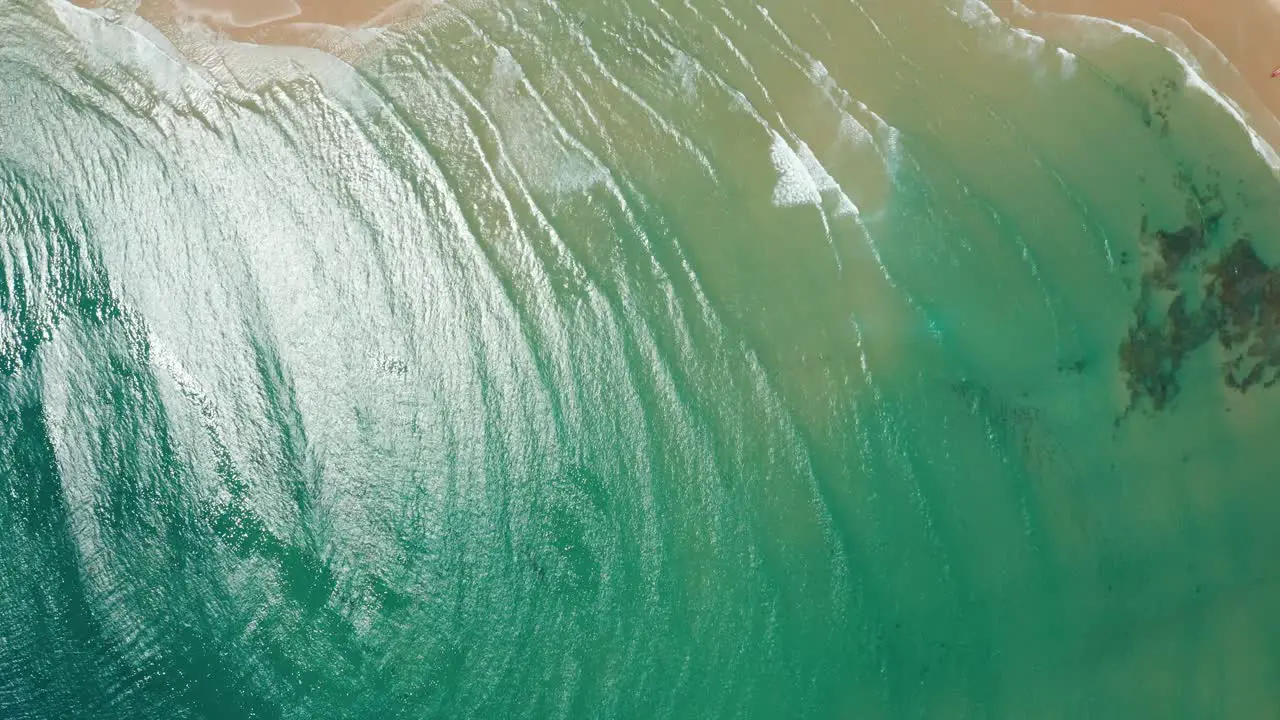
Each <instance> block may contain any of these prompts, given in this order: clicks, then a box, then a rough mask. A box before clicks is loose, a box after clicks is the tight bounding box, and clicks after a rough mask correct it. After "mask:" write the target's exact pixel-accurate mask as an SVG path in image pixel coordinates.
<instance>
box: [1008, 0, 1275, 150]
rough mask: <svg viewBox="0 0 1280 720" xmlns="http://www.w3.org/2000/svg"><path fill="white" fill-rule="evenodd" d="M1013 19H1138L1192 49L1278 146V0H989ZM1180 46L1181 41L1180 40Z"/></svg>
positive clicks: (1207, 73)
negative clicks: (1088, 17) (1082, 16)
mask: <svg viewBox="0 0 1280 720" xmlns="http://www.w3.org/2000/svg"><path fill="white" fill-rule="evenodd" d="M990 5H991V6H992V9H993V10H995V11H996V12H997V13H1000V14H1001V15H1003V16H1004V17H1006V18H1008V19H1010V20H1011V21H1012V22H1013V23H1014V24H1016V25H1020V26H1022V27H1025V28H1027V29H1028V30H1031V31H1033V32H1037V33H1040V34H1048V35H1052V34H1053V30H1054V27H1055V25H1059V24H1060V23H1061V22H1062V18H1061V17H1057V18H1055V17H1053V16H1054V15H1090V16H1093V17H1102V18H1107V19H1110V20H1115V21H1117V22H1121V23H1124V24H1126V25H1130V26H1133V27H1135V28H1137V29H1139V30H1141V31H1142V32H1144V33H1145V34H1147V35H1148V36H1150V37H1152V38H1153V39H1155V40H1156V41H1157V42H1161V43H1165V44H1170V45H1173V46H1175V47H1178V49H1179V51H1180V52H1182V53H1184V55H1185V54H1186V53H1187V52H1189V53H1190V54H1191V55H1192V56H1193V57H1194V59H1195V61H1196V62H1197V63H1198V64H1199V65H1200V68H1201V70H1202V73H1203V75H1204V77H1205V79H1206V80H1208V81H1209V82H1210V83H1211V84H1213V85H1214V86H1215V87H1217V88H1218V89H1219V90H1221V91H1222V92H1223V94H1225V95H1227V96H1228V97H1230V98H1232V99H1233V100H1234V101H1235V102H1236V103H1237V104H1238V105H1239V106H1240V108H1241V109H1242V110H1243V111H1244V112H1245V114H1246V116H1247V119H1248V121H1249V123H1250V125H1252V126H1253V127H1254V129H1256V130H1257V131H1258V132H1259V134H1261V135H1262V136H1263V137H1264V138H1265V139H1266V140H1267V141H1268V142H1269V143H1270V144H1271V146H1272V147H1273V148H1274V147H1280V122H1277V120H1276V118H1277V116H1280V78H1272V77H1271V72H1272V70H1274V69H1276V68H1277V67H1280V43H1277V42H1276V39H1277V38H1280V3H1278V2H1276V0H1221V2H1205V1H1204V0H1024V2H1022V3H1020V4H1019V3H1018V2H1017V0H992V2H991V3H990ZM1179 46H1180V47H1179Z"/></svg>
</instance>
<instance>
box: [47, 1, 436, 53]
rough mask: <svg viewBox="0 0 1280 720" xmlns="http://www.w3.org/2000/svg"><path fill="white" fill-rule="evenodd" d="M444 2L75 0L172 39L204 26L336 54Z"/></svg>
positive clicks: (255, 39) (248, 39)
mask: <svg viewBox="0 0 1280 720" xmlns="http://www.w3.org/2000/svg"><path fill="white" fill-rule="evenodd" d="M440 1H441V0H132V1H131V0H72V2H74V3H75V4H77V5H80V6H82V7H89V8H113V9H116V10H119V11H122V12H134V11H136V12H137V13H138V14H139V15H141V16H142V17H144V18H146V19H147V20H148V21H150V22H151V23H153V24H154V25H156V27H157V28H159V29H160V30H161V31H162V32H165V33H166V34H167V35H169V36H170V37H171V38H173V37H174V36H175V35H178V34H181V33H179V32H177V31H178V30H179V28H181V27H182V26H187V25H190V24H191V23H193V22H195V23H202V24H204V25H207V26H208V27H210V28H212V29H214V30H216V31H218V32H220V33H223V34H225V35H226V36H228V37H230V38H232V39H234V40H239V41H243V42H254V43H264V44H280V45H304V46H314V47H320V48H323V49H328V50H334V49H337V48H338V47H339V45H340V43H339V42H337V41H338V40H341V39H343V38H347V37H350V36H351V35H352V33H353V32H355V31H358V30H361V29H368V28H377V27H386V26H392V25H396V24H398V23H401V22H404V21H408V20H412V19H415V18H418V17H420V16H421V15H422V14H423V13H425V12H426V11H427V10H429V9H430V8H431V7H433V6H435V5H437V4H439V3H440Z"/></svg>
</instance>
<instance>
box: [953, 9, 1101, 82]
mask: <svg viewBox="0 0 1280 720" xmlns="http://www.w3.org/2000/svg"><path fill="white" fill-rule="evenodd" d="M947 11H948V12H950V13H951V14H952V15H954V16H956V17H958V18H959V19H960V20H961V21H962V22H964V23H965V24H966V25H968V26H970V27H972V28H976V29H978V30H981V31H984V32H986V33H988V34H990V35H991V36H992V37H991V41H992V44H993V45H994V46H995V47H998V48H999V49H1000V50H1001V51H1002V52H1004V53H1006V54H1008V55H1010V56H1012V57H1014V58H1017V59H1018V60H1022V61H1025V62H1028V63H1032V64H1033V65H1035V66H1036V68H1037V71H1038V72H1040V73H1043V72H1044V71H1045V70H1047V69H1048V68H1047V67H1046V65H1047V63H1048V60H1049V58H1046V55H1047V53H1046V50H1047V49H1048V47H1049V44H1048V42H1046V41H1045V39H1044V38H1042V37H1040V36H1039V35H1036V34H1035V33H1033V32H1030V31H1028V30H1025V29H1023V28H1019V27H1015V26H1013V25H1010V24H1009V23H1007V22H1005V21H1004V20H1003V19H1001V18H1000V16H998V15H996V13H995V11H993V10H992V9H991V8H990V7H989V6H988V5H987V4H986V3H984V2H982V0H961V2H960V3H959V7H949V8H947ZM1053 57H1054V58H1057V60H1058V66H1059V67H1058V71H1059V73H1060V74H1061V75H1062V76H1063V77H1071V76H1072V75H1074V74H1075V68H1076V58H1075V55H1074V54H1072V53H1071V52H1070V51H1068V50H1066V49H1064V48H1061V47H1055V48H1054V52H1053Z"/></svg>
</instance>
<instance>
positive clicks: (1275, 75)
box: [1271, 68, 1280, 77]
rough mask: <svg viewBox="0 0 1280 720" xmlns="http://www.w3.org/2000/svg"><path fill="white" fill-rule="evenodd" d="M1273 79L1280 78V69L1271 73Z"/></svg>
mask: <svg viewBox="0 0 1280 720" xmlns="http://www.w3.org/2000/svg"><path fill="white" fill-rule="evenodd" d="M1271 77H1280V68H1276V69H1275V70H1272V71H1271Z"/></svg>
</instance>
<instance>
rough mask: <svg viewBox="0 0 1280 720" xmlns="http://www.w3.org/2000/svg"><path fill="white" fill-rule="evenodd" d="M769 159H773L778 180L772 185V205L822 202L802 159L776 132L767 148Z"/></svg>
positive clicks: (783, 205) (782, 205) (781, 205)
mask: <svg viewBox="0 0 1280 720" xmlns="http://www.w3.org/2000/svg"><path fill="white" fill-rule="evenodd" d="M769 159H770V160H772V161H773V168H774V170H776V171H777V173H778V182H777V184H775V185H774V186H773V204H774V205H776V206H778V207H794V206H797V205H815V206H816V205H820V204H821V203H822V196H821V195H820V194H819V192H818V186H817V184H816V183H815V182H814V181H813V178H812V177H811V176H810V175H809V171H808V170H807V169H805V166H804V161H803V160H801V159H800V156H799V155H797V154H796V152H795V151H794V150H792V149H791V146H790V145H788V144H787V141H786V140H785V139H783V137H782V135H780V134H778V133H776V132H775V133H774V134H773V145H772V146H771V147H770V148H769Z"/></svg>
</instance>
